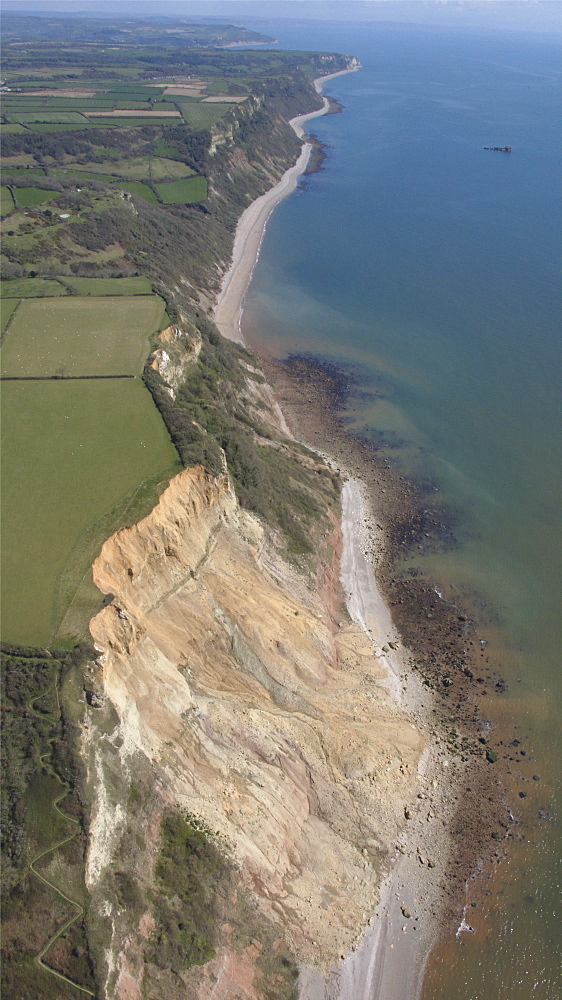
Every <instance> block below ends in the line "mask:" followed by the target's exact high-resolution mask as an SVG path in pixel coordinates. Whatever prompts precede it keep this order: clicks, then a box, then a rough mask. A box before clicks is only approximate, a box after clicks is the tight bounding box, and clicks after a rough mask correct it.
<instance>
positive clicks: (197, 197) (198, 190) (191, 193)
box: [154, 177, 207, 205]
mask: <svg viewBox="0 0 562 1000" xmlns="http://www.w3.org/2000/svg"><path fill="white" fill-rule="evenodd" d="M154 187H155V188H156V190H157V191H158V195H159V197H160V198H161V199H162V201H163V202H164V204H165V205H189V204H191V203H192V202H195V201H204V200H205V198H206V197H207V178H206V177H187V178H186V179H185V180H183V181H169V182H168V183H166V184H155V185H154Z"/></svg>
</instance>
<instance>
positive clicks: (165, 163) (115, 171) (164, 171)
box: [73, 156, 195, 181]
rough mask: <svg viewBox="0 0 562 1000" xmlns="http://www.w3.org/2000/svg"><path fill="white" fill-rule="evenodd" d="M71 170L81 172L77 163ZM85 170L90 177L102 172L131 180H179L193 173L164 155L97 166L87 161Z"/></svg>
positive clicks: (189, 168) (184, 165)
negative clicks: (171, 178)
mask: <svg viewBox="0 0 562 1000" xmlns="http://www.w3.org/2000/svg"><path fill="white" fill-rule="evenodd" d="M73 170H76V172H77V173H78V172H80V173H81V172H82V171H81V168H80V166H79V165H75V166H74V167H73ZM87 170H88V175H89V176H90V177H91V176H93V175H95V174H103V175H104V176H107V175H115V177H119V178H121V177H122V178H125V179H126V180H132V181H134V180H137V181H143V180H153V181H158V180H162V179H163V178H165V177H173V178H176V179H178V180H179V179H181V178H183V177H192V176H193V174H194V173H195V171H194V170H192V169H191V167H188V166H186V164H185V163H181V162H179V161H178V160H170V159H168V158H167V157H164V156H155V157H153V158H150V157H138V158H136V159H132V160H117V161H116V162H115V163H109V164H108V163H103V164H99V167H98V165H97V164H95V163H89V164H88V168H87Z"/></svg>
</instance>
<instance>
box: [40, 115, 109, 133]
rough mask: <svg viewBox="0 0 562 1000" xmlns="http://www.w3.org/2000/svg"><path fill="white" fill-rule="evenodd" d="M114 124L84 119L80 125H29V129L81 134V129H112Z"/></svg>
mask: <svg viewBox="0 0 562 1000" xmlns="http://www.w3.org/2000/svg"><path fill="white" fill-rule="evenodd" d="M114 127H115V123H114V122H112V123H111V124H110V123H108V122H100V123H99V124H98V123H95V122H92V121H88V120H87V119H86V118H83V119H82V124H81V125H63V124H53V123H52V122H50V123H48V124H41V123H39V124H37V125H30V126H29V128H30V129H31V131H32V132H77V131H80V132H82V131H83V129H94V128H114Z"/></svg>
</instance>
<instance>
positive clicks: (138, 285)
mask: <svg viewBox="0 0 562 1000" xmlns="http://www.w3.org/2000/svg"><path fill="white" fill-rule="evenodd" d="M61 281H62V282H63V284H65V285H68V287H69V288H72V290H73V291H74V292H76V293H77V294H78V295H151V294H152V283H151V281H150V279H149V278H145V277H138V278H66V277H65V278H61Z"/></svg>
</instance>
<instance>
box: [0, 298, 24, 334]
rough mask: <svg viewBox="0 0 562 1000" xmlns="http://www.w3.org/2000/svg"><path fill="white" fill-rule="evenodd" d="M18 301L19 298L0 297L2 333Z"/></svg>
mask: <svg viewBox="0 0 562 1000" xmlns="http://www.w3.org/2000/svg"><path fill="white" fill-rule="evenodd" d="M18 302H19V299H0V327H1V329H2V333H4V330H5V329H6V327H7V325H8V322H9V320H10V318H11V316H12V314H13V312H14V309H15V308H16V306H17V304H18Z"/></svg>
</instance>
